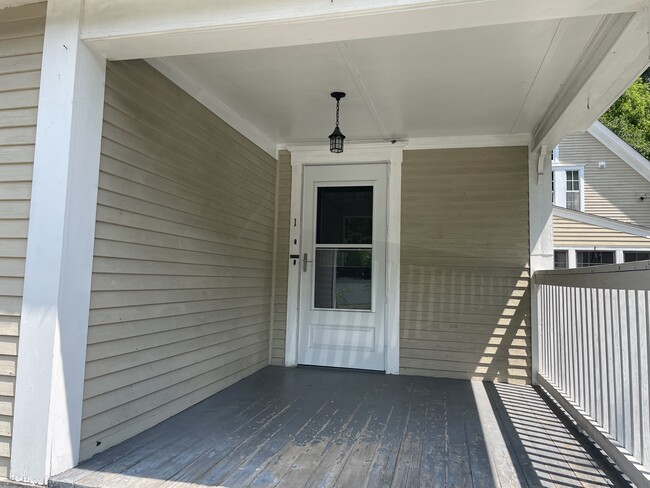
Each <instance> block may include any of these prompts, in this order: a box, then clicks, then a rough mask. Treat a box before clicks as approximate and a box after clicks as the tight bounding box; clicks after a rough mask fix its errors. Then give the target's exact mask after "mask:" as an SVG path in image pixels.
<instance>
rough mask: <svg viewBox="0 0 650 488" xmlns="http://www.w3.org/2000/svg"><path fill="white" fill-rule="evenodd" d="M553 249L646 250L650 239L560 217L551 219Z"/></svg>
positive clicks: (649, 244) (649, 245)
mask: <svg viewBox="0 0 650 488" xmlns="http://www.w3.org/2000/svg"><path fill="white" fill-rule="evenodd" d="M553 243H554V245H555V247H556V248H557V247H590V248H594V247H597V248H599V249H607V248H608V247H610V248H617V247H629V248H648V247H650V239H646V238H644V237H640V236H634V235H631V234H626V233H625V232H618V231H615V230H611V229H605V228H604V227H598V226H597V225H591V224H585V223H584V222H576V221H574V220H570V219H565V218H562V217H553Z"/></svg>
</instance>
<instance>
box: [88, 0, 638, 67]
mask: <svg viewBox="0 0 650 488" xmlns="http://www.w3.org/2000/svg"><path fill="white" fill-rule="evenodd" d="M644 5H645V1H644V0H617V1H615V2H613V1H611V0H572V1H570V2H567V1H566V0H545V1H544V2H522V1H521V0H484V1H479V2H477V1H476V0H372V1H369V0H349V1H346V2H314V1H306V0H305V1H296V0H276V1H274V2H260V1H259V0H221V1H218V2H216V1H215V2H206V1H205V0H186V1H184V2H182V3H179V2H175V1H173V0H140V1H139V2H138V8H137V9H134V8H133V2H132V0H112V1H110V2H106V1H105V0H86V1H85V10H84V27H83V32H82V37H83V39H84V40H85V41H87V42H88V43H89V45H91V46H92V47H93V49H95V50H96V51H97V52H99V53H102V54H103V55H105V56H106V57H108V58H109V59H133V58H155V57H162V56H174V55H184V54H199V53H207V52H225V51H239V50H247V49H264V48H271V47H282V46H294V45H304V44H319V43H325V42H338V41H347V40H353V39H369V38H374V37H388V36H395V35H406V34H416V33H423V32H434V31H442V30H452V29H464V28H471V27H482V26H490V25H500V24H510V23H519V22H534V21H540V20H549V19H561V18H570V17H581V16H588V15H609V14H616V13H621V12H636V11H638V10H640V9H641V8H643V7H644Z"/></svg>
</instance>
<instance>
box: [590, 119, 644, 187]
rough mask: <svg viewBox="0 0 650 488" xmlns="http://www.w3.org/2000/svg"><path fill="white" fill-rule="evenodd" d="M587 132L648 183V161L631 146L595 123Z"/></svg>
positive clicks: (600, 124) (599, 123) (601, 125)
mask: <svg viewBox="0 0 650 488" xmlns="http://www.w3.org/2000/svg"><path fill="white" fill-rule="evenodd" d="M587 132H589V134H591V135H592V136H594V137H595V138H596V139H598V141H600V142H601V143H602V144H604V145H605V147H606V148H607V149H609V150H610V151H612V152H613V153H614V154H616V155H617V156H618V157H619V158H621V159H622V160H623V161H625V162H626V163H627V164H628V165H629V166H630V167H631V168H632V169H633V170H634V171H636V172H637V173H639V174H640V175H641V176H643V177H644V178H645V179H646V180H648V181H650V161H648V160H647V159H646V158H644V157H643V156H641V154H639V153H638V152H637V151H636V150H635V149H634V148H633V147H632V146H630V145H629V144H628V143H627V142H625V141H624V140H623V139H621V138H620V137H618V136H617V135H616V134H614V133H613V132H612V131H611V130H609V129H608V128H607V127H606V126H605V125H604V124H602V123H601V122H598V121H596V122H595V123H594V125H592V126H591V127H589V129H587Z"/></svg>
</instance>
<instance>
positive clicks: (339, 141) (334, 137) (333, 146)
mask: <svg viewBox="0 0 650 488" xmlns="http://www.w3.org/2000/svg"><path fill="white" fill-rule="evenodd" d="M330 96H331V97H332V98H335V99H336V127H334V131H333V132H332V133H331V134H330V136H329V139H330V152H333V153H337V154H339V153H342V152H343V141H344V140H345V136H344V135H343V133H342V132H341V129H339V104H340V102H341V98H343V97H345V93H344V92H332V93H331V94H330Z"/></svg>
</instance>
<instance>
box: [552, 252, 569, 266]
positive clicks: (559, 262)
mask: <svg viewBox="0 0 650 488" xmlns="http://www.w3.org/2000/svg"><path fill="white" fill-rule="evenodd" d="M568 254H569V253H568V251H555V252H554V253H553V257H554V259H553V261H554V267H555V269H566V268H568V267H569V260H568Z"/></svg>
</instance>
